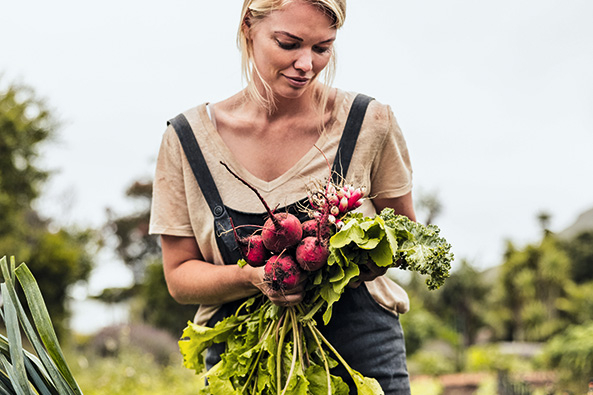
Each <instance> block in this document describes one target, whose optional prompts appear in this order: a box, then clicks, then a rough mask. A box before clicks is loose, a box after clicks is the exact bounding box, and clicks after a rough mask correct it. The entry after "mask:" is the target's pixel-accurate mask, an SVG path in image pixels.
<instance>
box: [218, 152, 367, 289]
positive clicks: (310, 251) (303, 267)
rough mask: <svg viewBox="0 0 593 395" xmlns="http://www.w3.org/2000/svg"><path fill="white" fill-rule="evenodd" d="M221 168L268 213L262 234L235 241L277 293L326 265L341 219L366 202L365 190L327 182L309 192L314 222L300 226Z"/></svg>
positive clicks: (239, 178) (307, 222)
mask: <svg viewBox="0 0 593 395" xmlns="http://www.w3.org/2000/svg"><path fill="white" fill-rule="evenodd" d="M221 164H222V165H223V166H225V167H226V169H227V170H228V171H229V172H230V173H231V174H232V175H233V176H234V177H235V178H237V179H238V180H239V181H241V182H242V183H243V184H245V185H246V186H247V187H249V188H250V189H251V190H252V191H253V192H254V193H255V194H256V195H257V197H258V198H259V200H260V201H261V202H262V204H263V206H264V208H265V210H266V212H267V213H268V216H269V218H268V219H267V220H266V222H265V223H264V225H263V227H262V229H261V232H259V231H258V232H254V233H253V234H251V235H249V236H247V237H239V235H238V234H237V232H236V231H235V239H236V241H237V244H238V245H239V249H240V251H241V255H242V257H243V259H244V261H245V262H246V263H247V264H248V265H251V266H254V267H260V266H265V268H264V270H265V281H266V282H267V283H268V284H269V286H270V287H271V288H272V289H273V290H275V291H283V290H288V289H291V288H293V287H295V286H297V285H298V284H299V283H300V282H301V279H302V276H304V275H306V273H307V272H314V271H316V270H319V269H321V268H322V267H323V266H324V265H325V264H326V263H327V259H328V257H329V254H330V252H329V238H330V237H331V235H332V234H333V233H334V232H335V231H336V230H339V229H340V228H341V227H342V226H343V222H342V220H341V218H342V217H343V216H344V215H345V214H346V213H348V212H349V211H352V210H354V209H356V208H358V207H360V206H361V205H362V202H363V199H364V193H365V190H364V188H354V187H353V186H351V185H343V186H337V185H335V184H333V183H332V182H331V181H328V182H327V184H326V185H323V186H317V187H316V188H315V190H311V191H309V192H308V197H309V199H308V200H309V204H310V208H309V209H308V210H307V211H308V214H309V217H311V219H309V220H307V221H304V222H302V223H301V221H300V220H299V219H298V218H297V217H296V216H295V215H293V214H290V213H287V212H280V213H275V212H274V211H273V210H271V209H270V207H269V206H268V204H267V203H266V201H265V200H264V199H263V197H262V196H261V195H260V194H259V192H258V191H257V190H256V189H255V188H254V187H252V186H251V185H250V184H248V183H247V182H246V181H245V180H243V179H242V178H241V177H239V176H238V175H237V174H235V173H234V172H233V171H232V170H231V169H230V168H229V167H228V166H227V165H226V164H225V163H223V162H221Z"/></svg>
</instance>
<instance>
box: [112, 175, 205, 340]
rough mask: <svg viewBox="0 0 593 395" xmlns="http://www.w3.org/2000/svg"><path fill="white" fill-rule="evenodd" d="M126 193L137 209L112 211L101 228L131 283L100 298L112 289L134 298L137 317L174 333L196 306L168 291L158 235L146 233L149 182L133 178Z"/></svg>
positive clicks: (149, 193) (149, 197) (191, 314)
mask: <svg viewBox="0 0 593 395" xmlns="http://www.w3.org/2000/svg"><path fill="white" fill-rule="evenodd" d="M126 195H127V196H128V197H129V198H130V199H131V200H133V201H135V202H136V207H137V209H136V210H135V212H132V213H130V214H126V215H122V216H116V215H115V214H114V213H112V214H111V215H110V218H109V220H108V223H107V225H106V227H105V228H106V229H107V232H108V233H109V234H110V235H112V236H114V237H115V246H114V249H115V251H116V253H117V255H118V256H119V258H120V259H121V260H122V261H123V262H124V263H125V264H126V265H127V266H128V267H129V268H130V270H131V271H132V273H133V275H134V284H133V285H132V286H131V288H130V289H127V290H119V292H118V291H116V290H110V291H111V292H110V295H107V294H105V293H104V295H103V297H102V298H101V299H103V300H107V301H108V298H109V297H110V296H113V294H114V293H115V294H117V295H119V296H122V297H126V298H128V299H130V300H134V301H135V303H134V304H135V305H136V306H138V307H137V309H138V313H139V318H140V319H142V320H144V321H145V322H146V323H148V324H151V325H154V326H156V327H157V328H161V329H165V330H167V331H169V332H170V333H171V334H173V335H174V336H176V337H177V336H179V335H180V334H181V332H182V331H183V328H185V327H186V326H187V321H188V320H192V319H193V317H194V315H195V312H196V310H197V306H193V305H181V304H179V303H177V302H176V301H175V300H174V299H173V298H172V297H171V295H170V294H169V290H168V288H167V284H166V282H165V276H164V273H163V265H162V258H161V249H160V245H159V238H158V236H155V235H150V234H149V233H148V226H149V220H150V207H151V202H152V182H151V181H135V182H133V183H132V185H131V186H130V187H129V188H128V190H127V191H126Z"/></svg>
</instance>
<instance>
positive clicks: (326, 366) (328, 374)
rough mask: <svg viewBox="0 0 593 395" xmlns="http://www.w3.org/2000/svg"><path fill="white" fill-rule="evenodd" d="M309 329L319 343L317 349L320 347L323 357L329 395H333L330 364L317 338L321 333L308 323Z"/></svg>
mask: <svg viewBox="0 0 593 395" xmlns="http://www.w3.org/2000/svg"><path fill="white" fill-rule="evenodd" d="M307 327H308V328H309V330H310V331H311V334H312V335H313V338H314V339H315V342H316V343H317V347H319V353H320V354H321V357H322V358H323V365H324V366H325V373H326V375H327V395H332V386H331V376H330V373H329V363H328V362H327V358H326V356H325V352H323V347H322V345H321V342H320V341H319V338H318V337H317V333H319V330H318V329H317V328H316V327H315V325H313V324H312V323H311V322H307ZM316 331H317V332H316ZM319 334H320V335H321V333H319ZM326 341H327V340H326Z"/></svg>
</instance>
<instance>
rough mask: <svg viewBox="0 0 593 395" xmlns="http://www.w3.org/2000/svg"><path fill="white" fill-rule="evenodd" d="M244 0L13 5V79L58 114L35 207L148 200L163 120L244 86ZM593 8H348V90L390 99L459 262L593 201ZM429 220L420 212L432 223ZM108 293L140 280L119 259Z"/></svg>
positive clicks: (86, 216)
mask: <svg viewBox="0 0 593 395" xmlns="http://www.w3.org/2000/svg"><path fill="white" fill-rule="evenodd" d="M241 4H242V1H240V0H220V1H197V0H194V1H189V0H169V1H166V2H165V1H153V0H145V1H138V0H127V1H115V0H104V1H101V2H97V1H94V2H81V1H74V0H52V1H50V2H48V1H41V0H22V1H4V0H3V1H2V6H1V7H0V9H1V12H0V37H2V45H1V46H0V75H2V77H1V78H0V86H6V85H7V84H9V83H22V84H25V85H28V86H31V87H32V88H34V89H35V91H36V92H37V95H38V96H39V97H41V98H43V99H45V100H46V102H47V104H48V106H49V107H50V109H52V110H53V113H54V114H55V115H56V117H57V118H58V119H59V120H60V122H61V126H60V128H59V130H58V133H57V139H56V141H54V142H52V143H50V144H47V145H46V146H44V147H43V150H42V155H41V158H40V162H39V163H40V165H42V166H44V167H47V168H49V169H51V170H52V171H53V175H52V177H51V178H50V181H49V182H48V184H47V185H46V188H45V189H44V193H43V196H42V197H41V199H40V200H39V202H38V207H39V209H40V210H41V212H42V213H44V214H45V215H47V216H49V217H51V218H54V220H55V221H56V223H57V224H58V225H66V226H71V225H75V226H93V227H99V226H101V225H102V224H104V223H105V221H106V209H108V208H109V209H111V210H113V211H114V212H115V213H116V214H128V213H130V212H131V211H133V210H135V209H136V208H137V207H136V206H134V204H133V202H130V201H129V200H128V199H126V197H125V191H126V189H127V187H128V186H129V185H131V183H132V182H133V181H135V180H138V179H140V180H150V179H151V178H152V174H153V172H154V166H155V158H156V155H157V152H158V148H159V144H160V140H161V136H162V133H163V132H164V129H165V125H166V121H167V120H168V119H169V118H172V117H173V116H175V115H176V114H178V113H179V112H181V111H184V110H186V109H188V108H190V107H193V106H195V105H198V104H200V103H202V102H205V101H209V102H216V101H219V100H222V99H224V98H226V97H228V96H230V95H232V94H234V93H235V92H237V91H239V90H240V89H242V87H243V81H242V79H241V75H240V53H239V51H238V49H237V47H236V43H235V35H236V29H237V24H238V19H239V14H240V9H241ZM592 20H593V2H592V1H590V0H562V1H561V0H519V1H517V0H496V1H492V0H482V1H479V2H478V1H474V0H451V1H442V0H417V1H400V0H350V1H349V2H348V15H347V19H346V24H345V26H344V27H343V29H342V30H340V31H339V33H338V38H337V42H336V50H337V58H338V74H337V77H336V80H335V83H334V85H335V86H337V87H339V88H341V89H344V90H348V91H357V92H362V93H366V94H368V95H371V96H373V97H375V98H376V99H377V100H379V101H381V102H383V103H386V104H389V105H390V106H391V107H392V109H393V112H394V113H395V116H396V118H397V120H398V122H399V124H400V126H401V128H402V130H403V133H404V136H405V138H406V141H407V145H408V149H409V151H410V154H411V158H412V165H413V168H414V185H415V186H414V194H415V196H421V195H423V194H434V195H435V196H436V197H437V198H438V199H439V201H440V202H441V204H442V206H443V211H442V212H441V214H440V215H439V216H438V217H437V218H436V220H435V223H436V224H437V225H438V226H439V227H440V228H441V235H443V236H444V237H445V238H446V239H447V240H448V241H449V242H450V243H451V244H452V246H453V252H454V253H455V256H456V260H457V262H459V261H461V260H462V259H466V260H468V261H469V262H470V263H472V264H474V265H475V266H476V267H478V268H487V267H490V266H493V265H497V264H500V263H501V262H502V253H503V251H504V248H505V243H506V241H507V240H512V241H513V242H514V243H516V244H517V245H518V246H523V245H525V244H527V243H533V242H537V241H538V240H539V238H540V235H541V230H540V226H539V223H538V220H537V215H538V214H539V213H540V212H543V211H545V212H547V213H549V214H551V223H550V228H551V230H553V231H561V230H562V229H564V228H565V227H567V226H569V225H570V224H571V223H572V222H574V221H575V220H576V217H577V216H578V215H579V214H580V213H581V212H583V211H585V210H588V209H590V208H591V207H593V185H592V183H591V173H592V170H593V155H592V154H591V151H592V150H593V23H591V21H592ZM422 218H423V216H422V212H419V220H422ZM100 265H101V267H100V268H98V269H97V273H98V274H97V276H96V277H97V278H102V282H100V284H101V285H105V286H115V285H118V282H121V281H126V280H125V279H126V275H125V274H123V275H122V274H121V272H117V270H116V266H114V265H116V262H115V258H114V257H113V256H109V255H108V254H107V255H105V256H103V257H102V258H101V262H100Z"/></svg>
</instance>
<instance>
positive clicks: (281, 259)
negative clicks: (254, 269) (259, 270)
mask: <svg viewBox="0 0 593 395" xmlns="http://www.w3.org/2000/svg"><path fill="white" fill-rule="evenodd" d="M264 271H265V275H264V280H265V281H266V282H268V283H269V284H270V288H272V289H273V290H274V291H285V290H288V289H292V288H294V287H296V286H297V285H298V284H299V283H300V282H301V276H302V275H303V273H302V271H301V269H300V267H299V265H298V263H297V262H296V261H295V260H294V258H293V257H292V256H290V255H288V254H280V255H272V257H271V258H270V259H268V261H267V262H266V265H265V266H264Z"/></svg>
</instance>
